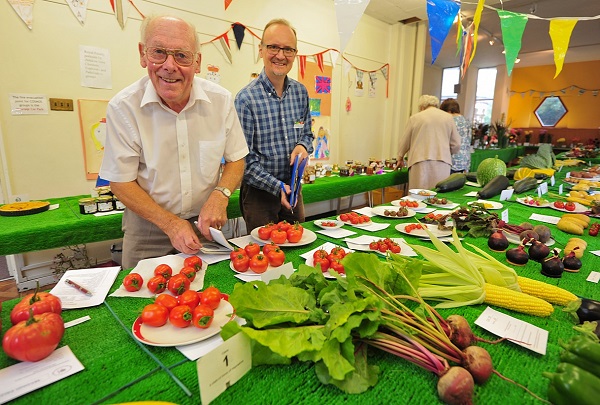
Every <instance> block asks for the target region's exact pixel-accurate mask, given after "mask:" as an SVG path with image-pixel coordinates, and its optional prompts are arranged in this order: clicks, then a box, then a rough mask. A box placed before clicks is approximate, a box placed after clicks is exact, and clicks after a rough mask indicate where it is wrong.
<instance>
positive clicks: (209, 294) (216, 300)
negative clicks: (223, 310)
mask: <svg viewBox="0 0 600 405" xmlns="http://www.w3.org/2000/svg"><path fill="white" fill-rule="evenodd" d="M220 303H221V291H219V289H218V288H217V287H212V286H211V287H208V288H206V289H205V290H204V291H202V295H201V296H200V304H201V305H206V306H208V307H209V308H211V309H217V307H218V306H219V304H220Z"/></svg>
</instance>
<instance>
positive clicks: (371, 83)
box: [369, 72, 377, 97]
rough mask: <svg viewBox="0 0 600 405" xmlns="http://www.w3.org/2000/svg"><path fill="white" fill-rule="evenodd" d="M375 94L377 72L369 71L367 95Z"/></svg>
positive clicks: (373, 95)
mask: <svg viewBox="0 0 600 405" xmlns="http://www.w3.org/2000/svg"><path fill="white" fill-rule="evenodd" d="M376 95H377V73H376V72H369V97H375V96H376Z"/></svg>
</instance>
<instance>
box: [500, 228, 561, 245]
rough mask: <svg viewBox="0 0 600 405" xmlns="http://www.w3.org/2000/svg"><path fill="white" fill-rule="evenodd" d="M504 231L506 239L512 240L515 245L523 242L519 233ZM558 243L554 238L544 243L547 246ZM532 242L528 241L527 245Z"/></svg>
mask: <svg viewBox="0 0 600 405" xmlns="http://www.w3.org/2000/svg"><path fill="white" fill-rule="evenodd" d="M502 233H503V234H504V235H505V236H506V239H507V240H508V241H509V242H510V243H514V244H515V245H519V244H520V243H521V240H520V239H519V235H517V234H514V233H511V232H505V231H502ZM555 243H556V241H555V240H554V239H553V238H550V239H548V240H547V241H546V242H545V243H544V245H546V246H552V245H554V244H555ZM530 244H531V243H527V245H530Z"/></svg>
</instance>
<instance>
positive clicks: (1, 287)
mask: <svg viewBox="0 0 600 405" xmlns="http://www.w3.org/2000/svg"><path fill="white" fill-rule="evenodd" d="M52 287H54V285H48V286H44V287H43V288H44V290H49V289H51V288H52ZM31 292H33V291H24V292H21V293H20V292H19V291H18V290H17V283H16V282H15V279H14V278H9V279H6V280H2V281H0V302H4V301H8V300H12V299H14V298H19V297H23V296H25V295H27V294H29V293H31Z"/></svg>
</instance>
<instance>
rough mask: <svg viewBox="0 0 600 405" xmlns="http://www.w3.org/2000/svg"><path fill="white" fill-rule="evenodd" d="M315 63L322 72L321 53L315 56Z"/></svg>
mask: <svg viewBox="0 0 600 405" xmlns="http://www.w3.org/2000/svg"><path fill="white" fill-rule="evenodd" d="M315 61H316V62H317V66H319V69H320V70H321V72H323V52H321V53H317V54H315Z"/></svg>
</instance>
